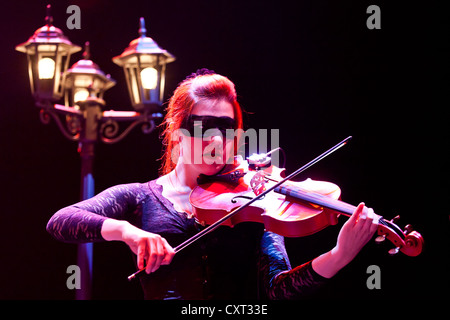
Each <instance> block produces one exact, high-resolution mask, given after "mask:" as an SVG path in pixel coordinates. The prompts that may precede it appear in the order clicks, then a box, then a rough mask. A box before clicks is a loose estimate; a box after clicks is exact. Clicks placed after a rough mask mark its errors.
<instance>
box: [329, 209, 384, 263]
mask: <svg viewBox="0 0 450 320" xmlns="http://www.w3.org/2000/svg"><path fill="white" fill-rule="evenodd" d="M379 219H380V216H378V215H376V214H375V213H374V212H373V210H372V208H368V207H366V206H365V205H364V203H363V202H361V203H360V204H359V205H358V206H357V207H356V209H355V211H354V212H353V215H352V216H351V217H350V218H349V219H348V220H347V221H346V222H345V224H344V225H343V226H342V228H341V231H340V232H339V235H338V239H337V243H336V246H335V248H334V249H333V250H334V251H335V253H336V254H337V255H338V256H339V257H340V259H341V261H342V262H343V263H345V264H347V263H349V262H350V261H352V260H353V258H355V256H356V255H357V254H358V252H359V251H361V249H362V248H363V247H364V246H365V245H366V243H367V242H369V240H370V239H371V238H372V236H373V235H374V233H375V231H377V228H378V220H379Z"/></svg>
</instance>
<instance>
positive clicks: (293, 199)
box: [128, 136, 424, 280]
mask: <svg viewBox="0 0 450 320" xmlns="http://www.w3.org/2000/svg"><path fill="white" fill-rule="evenodd" d="M349 139H351V136H350V137H347V138H346V139H344V140H342V141H341V142H340V143H338V144H337V145H335V146H334V147H332V148H330V149H329V150H327V151H325V152H324V153H322V154H321V155H319V156H318V157H316V158H315V159H313V160H311V161H310V162H308V163H307V164H305V165H304V166H302V167H301V168H299V169H297V170H296V171H295V172H293V173H291V174H290V175H289V176H287V177H285V169H280V168H278V167H275V166H273V165H270V163H269V162H270V161H267V159H266V157H263V160H261V159H259V160H256V161H255V160H252V159H249V161H248V162H245V161H244V162H242V163H241V165H239V166H238V167H235V168H233V169H232V170H230V171H227V172H225V173H222V174H218V175H216V176H212V177H210V176H203V177H202V176H201V177H199V179H198V185H197V186H196V187H195V188H194V189H193V190H192V192H191V194H190V197H189V201H190V203H191V205H192V208H193V211H194V214H195V217H196V219H197V220H198V221H199V222H200V223H201V224H202V225H204V226H206V225H208V226H207V227H206V228H205V229H203V230H202V231H200V232H199V233H197V234H196V235H194V236H193V237H191V238H189V239H187V240H186V241H184V242H183V243H181V244H180V245H178V246H177V247H175V248H174V251H175V253H177V252H179V251H181V250H183V249H184V248H186V247H187V246H189V245H190V244H192V243H194V242H195V241H197V240H198V239H200V238H201V237H203V236H204V235H206V234H208V233H209V232H211V231H213V230H215V229H216V228H218V227H219V226H221V225H225V226H229V227H233V226H234V225H236V224H238V223H242V222H257V223H263V224H264V227H265V230H266V231H271V232H274V233H277V234H279V235H281V236H285V237H303V236H307V235H311V234H314V233H316V232H319V231H321V230H323V229H324V228H326V227H328V226H330V225H336V224H337V223H338V217H339V216H340V215H341V214H342V215H346V216H351V215H352V214H353V212H354V211H355V209H356V207H355V206H353V205H351V204H348V203H345V202H343V201H341V200H339V197H340V189H339V187H337V186H336V185H334V184H332V183H329V182H321V181H313V180H311V179H307V180H305V181H303V182H295V181H292V180H291V179H292V178H293V177H295V176H296V175H298V174H299V173H301V172H303V171H304V170H306V169H307V168H309V167H311V166H312V165H314V164H315V163H317V162H318V161H320V160H322V159H323V158H325V157H326V156H328V155H329V154H331V153H332V152H334V151H336V150H337V149H339V148H341V147H342V146H344V145H345V144H346V143H347V142H348V140H349ZM271 152H272V151H271ZM268 154H270V152H269V153H268ZM268 154H266V155H265V156H267V155H268ZM396 220H398V216H397V217H396V218H394V219H392V220H390V221H388V220H385V219H384V218H383V217H380V218H379V220H378V230H377V233H378V237H377V238H376V239H375V240H376V241H377V242H382V241H384V240H385V239H388V240H389V241H390V242H392V243H393V244H394V246H395V247H394V248H393V249H391V250H389V253H390V254H396V253H398V252H402V253H404V254H406V255H407V256H412V257H414V256H418V255H419V254H420V253H421V252H422V248H423V244H424V241H423V238H422V236H421V234H420V233H418V232H417V231H414V230H413V228H412V227H411V225H407V226H406V227H405V229H404V230H402V229H401V228H400V227H398V226H397V225H396V224H395V222H396ZM144 270H145V269H141V270H139V271H137V272H135V273H134V274H132V275H130V276H129V277H128V280H132V279H134V278H135V277H136V276H138V275H139V274H141V273H143V272H144Z"/></svg>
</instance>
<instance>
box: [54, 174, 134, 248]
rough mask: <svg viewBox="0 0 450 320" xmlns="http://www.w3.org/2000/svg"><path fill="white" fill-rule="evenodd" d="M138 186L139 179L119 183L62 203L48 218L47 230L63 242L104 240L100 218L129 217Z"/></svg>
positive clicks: (123, 218)
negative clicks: (72, 202) (76, 201)
mask: <svg viewBox="0 0 450 320" xmlns="http://www.w3.org/2000/svg"><path fill="white" fill-rule="evenodd" d="M141 190H142V185H141V184H139V183H133V184H124V185H118V186H114V187H111V188H109V189H107V190H105V191H103V192H101V193H99V194H98V195H96V196H95V197H93V198H90V199H88V200H85V201H81V202H79V203H76V204H74V205H71V206H68V207H65V208H63V209H61V210H59V211H58V212H56V213H55V214H54V215H53V216H52V217H51V218H50V220H49V222H48V224H47V231H48V232H49V233H50V234H51V235H52V236H53V237H55V238H56V239H57V240H60V241H63V242H72V243H83V242H96V241H104V239H103V237H102V235H101V228H102V225H103V222H104V221H105V220H106V219H108V218H114V219H120V220H128V219H130V215H132V214H133V212H135V211H136V208H137V206H138V203H139V198H140V197H139V195H140V194H142V191H141Z"/></svg>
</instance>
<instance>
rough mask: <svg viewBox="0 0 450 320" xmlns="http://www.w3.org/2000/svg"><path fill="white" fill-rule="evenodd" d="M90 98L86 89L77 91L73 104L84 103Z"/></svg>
mask: <svg viewBox="0 0 450 320" xmlns="http://www.w3.org/2000/svg"><path fill="white" fill-rule="evenodd" d="M88 97H89V91H88V90H86V89H80V90H77V91H76V92H75V94H74V96H73V102H74V103H76V102H78V101H84V100H86V99H87V98H88Z"/></svg>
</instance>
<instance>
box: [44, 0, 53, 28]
mask: <svg viewBox="0 0 450 320" xmlns="http://www.w3.org/2000/svg"><path fill="white" fill-rule="evenodd" d="M51 9H52V6H51V5H50V4H48V5H47V15H46V16H45V23H46V24H47V26H51V25H52V24H53V17H52V15H51Z"/></svg>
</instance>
